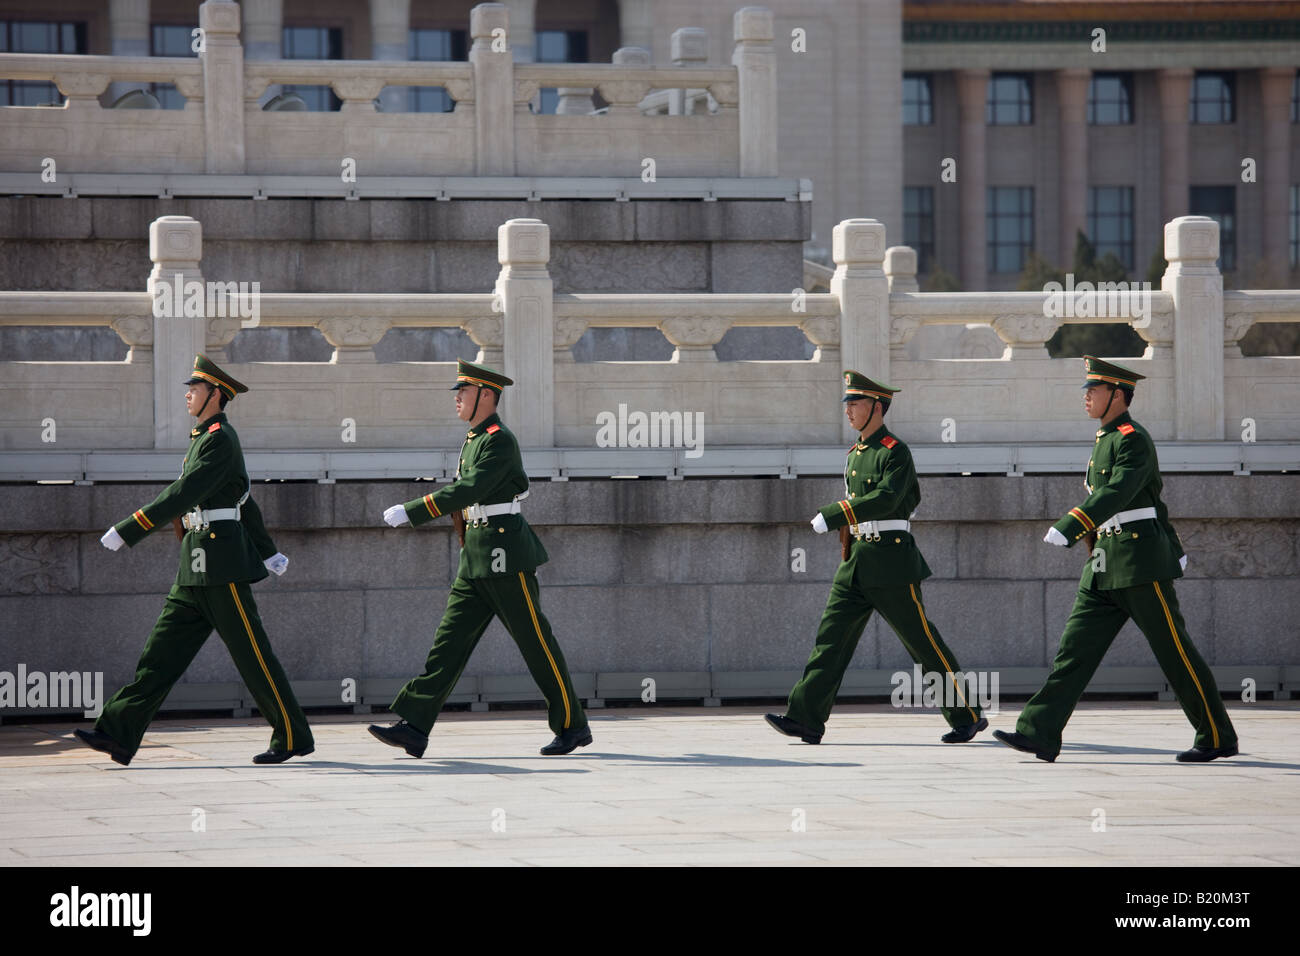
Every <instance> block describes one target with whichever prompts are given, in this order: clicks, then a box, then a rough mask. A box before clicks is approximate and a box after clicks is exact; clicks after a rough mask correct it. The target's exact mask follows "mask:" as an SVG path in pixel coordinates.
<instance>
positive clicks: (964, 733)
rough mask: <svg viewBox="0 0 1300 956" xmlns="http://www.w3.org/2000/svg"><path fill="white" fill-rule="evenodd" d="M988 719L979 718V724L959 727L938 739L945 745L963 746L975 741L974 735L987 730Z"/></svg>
mask: <svg viewBox="0 0 1300 956" xmlns="http://www.w3.org/2000/svg"><path fill="white" fill-rule="evenodd" d="M988 729H989V722H988V718H985V717H981V718H980V719H979V723H976V724H962V725H961V726H960V727H954V728H953V729H952V730H950V731H948V732H947V733H946V734H944V735H943V736H942V737H940V738H939V739H940V740H942V741H943V742H944V743H946V744H964V743H968V742H969V741H972V740H974V739H975V735H976V734H978V733H979V732H980V731H981V730H988Z"/></svg>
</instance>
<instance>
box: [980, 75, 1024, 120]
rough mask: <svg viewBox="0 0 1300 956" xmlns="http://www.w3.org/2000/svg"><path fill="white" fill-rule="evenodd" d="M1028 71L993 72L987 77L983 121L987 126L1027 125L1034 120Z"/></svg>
mask: <svg viewBox="0 0 1300 956" xmlns="http://www.w3.org/2000/svg"><path fill="white" fill-rule="evenodd" d="M1032 79H1033V77H1032V75H1031V74H1029V73H994V74H993V76H991V77H990V78H989V90H988V97H987V99H986V100H985V103H984V122H986V123H987V124H988V125H989V126H1028V125H1029V124H1031V123H1032V122H1033V121H1034V95H1033V93H1034V87H1033V83H1032Z"/></svg>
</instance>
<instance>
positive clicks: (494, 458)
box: [403, 436, 515, 527]
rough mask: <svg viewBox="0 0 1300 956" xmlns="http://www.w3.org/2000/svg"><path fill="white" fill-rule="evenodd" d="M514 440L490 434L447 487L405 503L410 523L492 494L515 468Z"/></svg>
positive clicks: (446, 512)
mask: <svg viewBox="0 0 1300 956" xmlns="http://www.w3.org/2000/svg"><path fill="white" fill-rule="evenodd" d="M514 462H515V455H514V443H513V442H512V441H511V440H509V439H505V438H502V437H501V436H497V437H496V438H491V437H489V439H488V445H487V448H486V449H484V450H483V452H482V453H481V454H480V455H479V457H478V458H477V459H476V460H475V461H474V463H473V464H472V465H470V466H469V469H468V470H467V471H466V472H465V473H464V474H463V475H461V476H460V477H459V478H458V479H456V480H455V481H453V482H452V483H451V484H449V485H447V486H446V487H444V488H439V489H438V490H437V491H435V492H432V493H430V494H427V495H425V496H424V497H423V498H416V499H414V500H413V501H408V502H406V504H405V505H403V507H404V508H406V516H407V518H409V519H410V521H411V524H412V525H415V526H416V527H419V526H420V525H422V524H425V523H426V522H429V521H432V520H433V519H434V518H441V517H442V516H443V515H445V514H449V513H451V512H452V511H457V510H459V509H461V508H465V507H468V506H469V505H476V504H478V503H479V502H481V501H483V499H485V498H487V497H488V495H490V494H492V492H493V490H495V489H496V487H497V486H498V485H500V484H501V483H502V482H503V481H505V480H506V479H507V478H509V477H510V475H511V474H512V473H513V472H514V471H515V465H514Z"/></svg>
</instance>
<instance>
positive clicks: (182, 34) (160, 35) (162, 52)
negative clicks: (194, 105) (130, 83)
mask: <svg viewBox="0 0 1300 956" xmlns="http://www.w3.org/2000/svg"><path fill="white" fill-rule="evenodd" d="M193 31H194V27H192V26H178V25H176V24H171V23H154V24H152V25H151V26H150V27H149V55H150V56H198V53H197V52H195V50H194V32H193ZM149 92H150V93H152V94H153V95H154V96H156V97H157V98H158V104H159V105H160V106H161V107H162V108H163V109H165V110H183V109H184V108H185V97H183V96H181V94H180V90H178V89H176V87H175V85H174V84H172V83H150V84H149Z"/></svg>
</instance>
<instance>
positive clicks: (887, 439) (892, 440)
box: [880, 435, 898, 448]
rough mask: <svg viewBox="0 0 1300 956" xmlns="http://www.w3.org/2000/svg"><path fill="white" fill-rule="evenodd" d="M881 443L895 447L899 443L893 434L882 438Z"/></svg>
mask: <svg viewBox="0 0 1300 956" xmlns="http://www.w3.org/2000/svg"><path fill="white" fill-rule="evenodd" d="M880 444H882V445H884V446H885V447H886V448H893V447H894V446H895V445H897V444H898V439H897V438H895V437H894V436H893V435H886V436H885V437H884V438H882V439H880Z"/></svg>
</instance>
